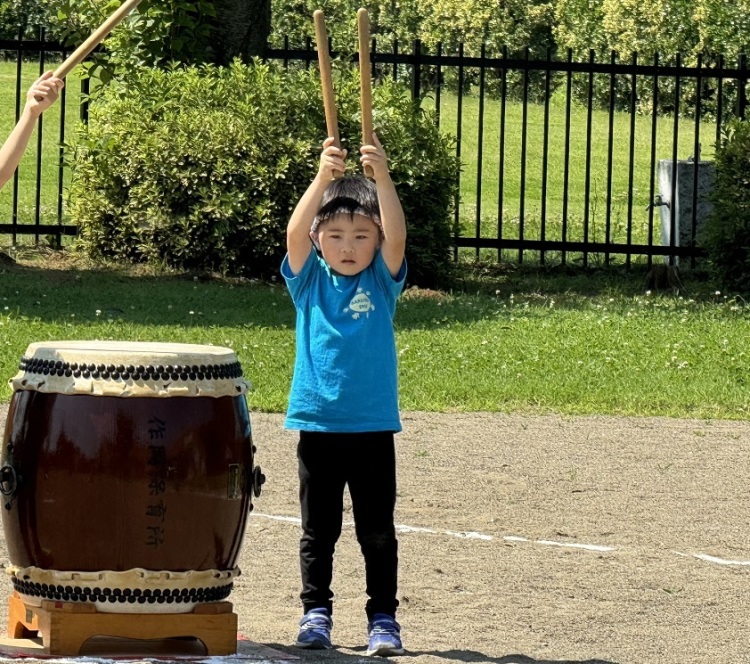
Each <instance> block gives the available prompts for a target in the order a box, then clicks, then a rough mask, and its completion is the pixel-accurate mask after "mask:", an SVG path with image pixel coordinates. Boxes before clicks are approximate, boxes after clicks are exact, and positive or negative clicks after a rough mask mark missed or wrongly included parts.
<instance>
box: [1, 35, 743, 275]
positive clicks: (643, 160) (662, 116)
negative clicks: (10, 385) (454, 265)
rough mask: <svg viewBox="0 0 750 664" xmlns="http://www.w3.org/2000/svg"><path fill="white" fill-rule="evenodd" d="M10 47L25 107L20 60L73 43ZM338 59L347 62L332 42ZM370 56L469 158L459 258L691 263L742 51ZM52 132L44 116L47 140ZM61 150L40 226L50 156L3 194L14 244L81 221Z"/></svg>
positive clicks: (733, 105) (309, 52) (290, 51)
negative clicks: (645, 55)
mask: <svg viewBox="0 0 750 664" xmlns="http://www.w3.org/2000/svg"><path fill="white" fill-rule="evenodd" d="M3 51H5V53H6V57H7V54H8V53H10V54H11V55H13V56H14V57H15V62H16V66H17V84H16V90H15V95H16V96H15V108H16V114H18V113H19V112H20V109H21V104H22V98H23V95H24V94H25V89H24V88H23V87H22V85H21V83H20V81H21V70H22V62H23V61H24V60H28V59H29V56H30V54H38V60H36V59H35V62H34V63H32V65H33V66H35V65H36V63H38V70H39V71H43V70H44V69H45V65H46V60H45V59H46V58H48V57H49V55H50V54H54V55H55V56H56V57H57V58H61V57H63V56H64V54H65V51H64V49H63V48H62V47H60V46H59V45H57V44H49V43H44V42H43V41H38V42H22V41H20V40H16V41H0V53H2V52H3ZM331 54H332V56H333V57H334V59H336V58H339V57H340V58H341V59H344V56H343V55H339V54H337V53H336V52H335V50H333V49H332V50H331ZM371 54H372V59H373V73H374V75H375V76H376V77H384V76H389V77H393V78H395V79H397V80H403V81H404V82H406V83H408V86H409V89H410V92H411V95H412V97H413V98H414V99H418V100H420V103H421V104H422V106H423V107H424V108H426V109H429V110H431V111H433V112H434V114H435V119H436V122H437V123H438V124H439V126H440V128H441V129H442V130H443V131H445V132H447V133H449V134H451V135H452V136H453V137H454V138H455V150H456V155H457V156H458V157H459V159H460V160H461V162H462V164H463V168H462V172H461V174H460V195H459V197H458V199H457V200H456V202H455V212H454V218H453V225H454V243H455V255H456V257H458V256H459V255H461V254H469V255H471V256H476V257H483V258H488V259H492V260H514V261H518V262H523V261H524V260H529V259H534V260H538V261H539V262H541V263H545V262H548V261H559V262H563V263H566V262H570V261H578V262H581V263H583V264H589V263H592V262H596V263H599V262H602V263H610V262H625V263H626V264H628V265H629V264H630V263H631V260H633V259H634V258H636V257H637V258H638V260H645V261H647V262H651V261H652V260H653V257H654V256H657V257H658V256H666V257H668V258H669V260H675V259H676V258H677V257H683V258H689V259H691V260H694V259H695V258H697V257H699V256H701V255H702V251H701V249H700V247H699V245H698V244H697V242H696V238H697V237H698V234H699V228H700V224H701V222H702V216H701V215H702V214H703V212H702V210H704V209H705V208H702V206H701V200H699V198H701V197H703V196H704V195H705V191H704V189H705V188H702V187H701V182H700V181H699V178H701V177H702V175H701V168H700V167H702V166H703V165H704V163H706V162H710V159H711V157H712V155H713V152H714V147H715V145H716V143H717V141H718V140H719V139H720V137H721V135H722V132H723V130H724V129H725V127H726V125H727V123H728V122H729V120H731V119H732V118H735V117H740V118H744V116H745V112H746V106H747V87H748V76H749V74H748V69H747V63H746V59H745V57H744V56H743V57H742V58H740V59H739V61H738V62H737V63H725V62H724V61H723V60H722V59H721V58H717V59H716V60H715V61H713V62H711V63H707V64H704V63H703V62H702V61H701V60H700V59H699V60H698V61H697V63H695V64H694V65H692V66H684V65H683V64H682V62H681V59H680V57H679V56H677V57H676V58H675V59H674V61H672V62H669V63H663V62H661V61H660V59H659V57H658V56H655V57H654V58H653V59H651V60H650V61H648V62H642V61H641V60H640V59H639V58H638V56H637V55H636V54H634V55H632V56H631V57H630V58H628V59H627V61H624V62H623V61H621V60H619V59H618V57H617V56H616V54H612V55H611V56H610V58H609V59H608V60H607V61H606V62H599V61H597V60H596V58H595V55H594V53H593V52H592V53H591V54H590V55H589V58H588V59H587V60H586V61H585V62H579V61H574V60H573V57H572V54H571V53H570V52H568V53H567V54H565V57H563V58H562V59H560V58H553V57H552V55H551V54H550V53H547V54H546V57H543V58H538V57H534V58H532V57H531V55H530V54H529V53H528V51H527V52H526V53H525V54H523V56H522V57H511V56H509V54H508V53H507V51H504V52H503V53H501V54H500V55H499V56H488V55H487V54H486V53H485V52H484V51H482V52H481V53H480V54H478V55H466V54H465V53H464V51H463V48H462V47H459V49H458V50H457V52H456V53H444V52H443V51H442V48H441V47H440V46H438V47H437V49H436V50H435V52H433V53H429V52H426V51H425V49H424V48H423V47H422V45H421V44H420V43H419V42H415V43H413V44H412V45H411V46H410V48H409V49H408V50H407V51H404V50H402V49H401V50H400V49H399V46H398V44H395V45H393V47H392V48H391V49H389V51H388V52H381V51H380V50H378V48H377V43H376V42H375V41H373V45H372V48H371ZM266 58H267V59H269V60H279V61H282V62H283V63H284V64H285V66H287V67H310V66H315V65H316V62H317V54H316V52H315V50H314V48H313V47H312V45H311V43H310V42H309V41H308V43H307V44H306V45H305V46H304V47H303V48H289V45H288V44H285V45H284V47H283V48H269V49H268V51H267V53H266ZM350 58H351V59H353V60H354V59H356V56H347V57H346V59H350ZM6 66H7V65H6ZM25 66H27V67H28V66H29V63H28V62H27V63H26V64H25ZM66 91H67V93H66V94H67V95H68V96H74V97H76V99H75V102H74V106H77V107H78V108H79V109H85V105H81V102H80V100H81V95H83V97H84V98H85V91H83V92H81V93H79V92H78V90H77V89H76V90H75V92H74V91H73V90H72V88H71V86H70V85H68V86H66ZM2 94H7V92H6V91H3V92H2ZM60 106H61V112H60V114H59V115H60V117H59V118H56V120H57V121H59V127H58V128H57V131H58V140H59V142H62V141H63V140H64V139H65V131H66V130H65V126H66V119H65V113H66V111H65V109H66V107H67V108H68V112H70V108H71V105H70V104H66V103H64V100H63V103H61V104H60ZM50 110H52V109H50ZM48 113H49V112H48ZM45 115H47V114H45ZM375 119H376V122H377V109H376V114H375ZM44 131H45V127H44V124H43V123H42V124H40V132H39V134H38V145H39V146H41V145H42V140H43V139H42V135H43V133H44ZM37 153H38V155H41V153H42V151H41V147H39V148H38V150H37ZM61 157H62V150H60V151H59V155H58V157H57V159H58V162H59V163H58V164H56V169H57V170H56V177H57V187H56V194H55V195H56V203H57V205H56V209H55V212H54V218H53V219H52V220H51V221H49V220H48V221H45V219H44V217H43V216H41V213H40V210H39V207H40V205H39V196H40V194H39V191H40V177H41V176H40V174H41V173H42V171H43V163H42V162H43V159H42V158H41V157H38V158H37V164H36V171H37V178H36V184H35V187H36V192H35V199H36V203H37V204H36V205H33V204H32V205H30V206H27V208H28V210H27V214H26V216H25V217H24V216H23V215H21V214H19V192H18V189H19V177H18V175H16V177H15V179H14V182H13V186H12V190H11V193H10V194H6V193H5V192H2V193H0V215H2V216H6V215H8V216H9V218H8V219H7V221H5V220H3V219H0V222H3V221H5V223H0V233H9V234H11V235H12V236H13V241H15V239H16V237H17V236H18V235H34V236H35V238H36V239H37V240H38V239H39V237H40V235H44V234H50V235H53V236H54V237H56V238H57V241H58V242H59V240H60V238H61V236H62V235H71V234H75V232H76V229H75V226H72V225H70V224H67V223H66V221H65V209H64V207H65V206H64V184H65V178H66V174H67V168H66V166H65V165H64V164H63V163H62V160H61ZM685 164H688V170H687V171H685V168H684V166H685ZM690 164H692V166H690ZM678 171H679V172H682V173H685V172H688V173H689V174H690V175H689V176H685V175H683V182H679V181H678V178H677V177H671V174H672V173H675V174H676V173H678ZM688 185H690V186H688ZM680 188H682V189H685V190H689V193H688V197H689V203H690V204H688V205H686V204H683V205H682V210H680V209H679V205H678V201H679V198H680V191H679V189H680ZM6 189H8V188H7V187H6ZM3 197H4V198H3ZM8 197H10V201H9V202H8V200H7V199H8ZM4 200H5V207H3V203H4ZM8 206H9V207H10V213H9V214H8V212H7V211H6V208H7V207H8ZM41 207H44V206H41ZM29 215H31V217H30V216H29ZM47 218H48V219H49V214H48V217H47Z"/></svg>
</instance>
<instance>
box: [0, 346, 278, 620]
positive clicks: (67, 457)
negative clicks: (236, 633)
mask: <svg viewBox="0 0 750 664" xmlns="http://www.w3.org/2000/svg"><path fill="white" fill-rule="evenodd" d="M11 385H12V387H13V390H14V392H13V396H12V399H11V403H10V409H9V412H8V419H7V422H6V427H5V433H4V437H3V447H2V458H1V459H0V462H1V463H2V468H1V469H0V491H1V492H2V498H3V504H4V508H3V509H2V513H3V528H4V531H5V539H6V543H7V547H8V554H9V558H10V563H11V565H10V566H9V568H8V570H7V571H8V573H9V574H10V575H11V577H12V580H13V585H14V587H15V590H16V591H17V592H18V593H20V594H21V596H22V598H23V599H24V601H25V602H27V603H30V604H36V605H39V604H40V603H41V601H42V600H44V599H53V600H62V601H70V602H92V603H94V604H95V605H96V606H97V608H98V610H100V611H109V612H144V613H184V612H189V611H192V610H193V608H194V607H195V605H196V604H197V603H203V602H214V601H219V600H223V599H225V598H226V597H227V596H228V595H229V593H230V591H231V589H232V584H233V579H234V578H235V577H236V576H237V575H238V574H239V569H238V568H237V566H236V563H237V559H238V556H239V553H240V548H241V546H242V540H243V534H244V530H245V525H246V521H247V516H248V513H249V511H250V510H251V509H252V500H253V496H254V495H255V496H257V495H258V494H259V493H260V487H261V484H262V482H263V479H264V478H263V475H262V474H261V472H260V469H259V468H258V467H257V466H255V465H254V451H255V448H254V446H253V442H252V433H251V426H250V417H249V414H248V409H247V404H246V400H245V393H246V391H247V388H248V383H247V381H246V380H244V378H243V377H242V369H241V367H240V364H239V362H238V361H237V358H236V357H235V355H234V353H233V352H232V351H231V350H230V349H228V348H218V347H213V346H196V345H187V344H162V343H120V342H82V341H67V342H66V341H61V342H50V343H35V344H31V345H30V346H29V348H28V349H27V351H26V354H25V355H24V357H23V358H22V360H21V363H20V367H19V372H18V374H17V375H16V376H15V378H13V379H12V380H11Z"/></svg>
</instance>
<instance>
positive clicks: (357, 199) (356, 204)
mask: <svg viewBox="0 0 750 664" xmlns="http://www.w3.org/2000/svg"><path fill="white" fill-rule="evenodd" d="M337 214H348V215H349V216H350V217H353V216H354V215H355V214H361V215H362V216H364V217H368V218H370V219H372V220H373V221H374V222H375V223H376V224H378V225H379V224H380V205H379V204H378V192H377V189H376V188H375V183H374V182H372V181H371V180H368V179H367V178H365V177H362V176H361V175H346V176H344V177H341V178H337V179H335V180H333V181H331V184H329V185H328V187H327V188H326V190H325V192H323V199H322V200H321V202H320V210H318V214H316V215H315V222H314V226H315V227H317V226H318V225H319V224H321V223H323V222H324V221H327V220H328V219H330V218H331V217H335V216H336V215H337Z"/></svg>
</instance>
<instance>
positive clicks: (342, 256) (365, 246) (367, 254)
mask: <svg viewBox="0 0 750 664" xmlns="http://www.w3.org/2000/svg"><path fill="white" fill-rule="evenodd" d="M317 235H318V237H317V240H318V244H319V245H320V253H321V254H322V255H323V259H324V260H325V262H326V263H328V265H329V266H330V267H331V268H333V269H334V270H335V271H336V272H338V273H339V274H343V275H345V276H348V277H351V276H354V275H355V274H359V273H360V272H362V270H364V269H365V268H366V267H367V266H368V265H369V264H370V263H372V259H373V258H374V257H375V252H376V251H377V249H378V247H379V246H380V229H379V228H378V226H377V224H376V223H375V222H374V221H373V220H372V219H370V218H369V217H365V216H363V215H361V214H355V215H354V216H353V217H352V216H351V215H349V214H346V213H343V214H337V215H335V216H334V217H331V218H330V219H328V220H327V221H324V222H323V223H322V224H320V226H319V227H318V232H317Z"/></svg>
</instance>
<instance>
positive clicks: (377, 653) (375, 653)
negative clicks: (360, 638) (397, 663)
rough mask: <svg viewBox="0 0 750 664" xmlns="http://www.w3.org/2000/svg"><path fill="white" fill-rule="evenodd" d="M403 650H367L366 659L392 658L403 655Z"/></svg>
mask: <svg viewBox="0 0 750 664" xmlns="http://www.w3.org/2000/svg"><path fill="white" fill-rule="evenodd" d="M403 654H404V649H403V648H385V647H384V648H377V649H375V650H368V651H367V656H368V657H393V656H394V655H403Z"/></svg>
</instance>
